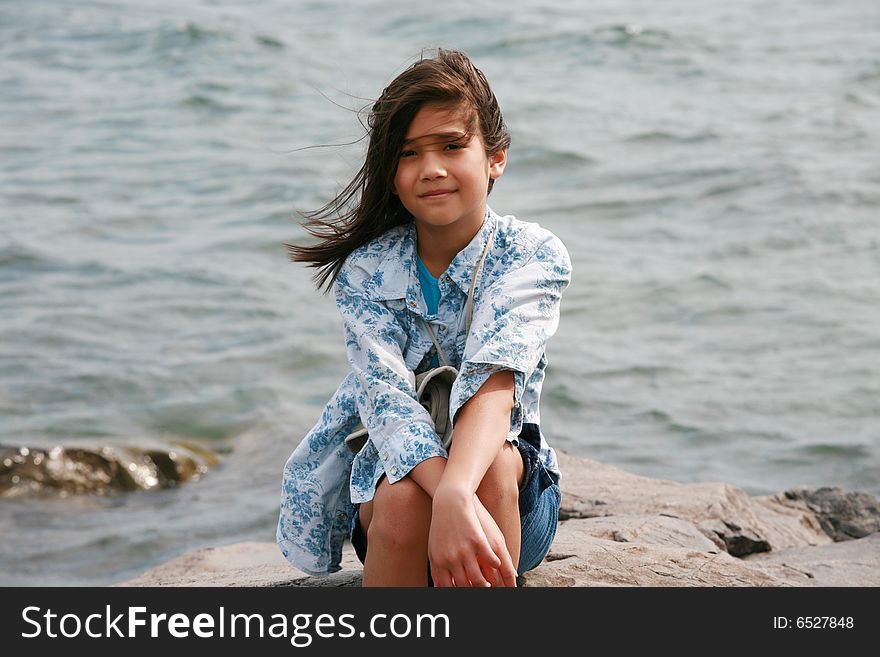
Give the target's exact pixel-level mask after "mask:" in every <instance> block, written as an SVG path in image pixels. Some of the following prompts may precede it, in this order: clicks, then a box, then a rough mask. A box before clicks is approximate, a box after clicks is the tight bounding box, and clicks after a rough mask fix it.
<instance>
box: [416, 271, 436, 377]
mask: <svg viewBox="0 0 880 657" xmlns="http://www.w3.org/2000/svg"><path fill="white" fill-rule="evenodd" d="M416 261H417V265H418V270H419V284H420V285H421V286H422V296H423V297H425V305H426V306H427V307H428V314H429V315H436V314H437V310H438V308H439V307H440V281H438V280H437V279H436V278H434V277H433V276H431V272H429V271H428V268H427V267H425V263H424V262H422V258H421V256H419V255H416ZM439 366H440V358H439V357H438V355H437V354H434V358H433V359H432V360H431V363H430V367H439Z"/></svg>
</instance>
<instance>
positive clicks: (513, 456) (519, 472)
mask: <svg viewBox="0 0 880 657" xmlns="http://www.w3.org/2000/svg"><path fill="white" fill-rule="evenodd" d="M524 471H525V467H524V466H523V462H522V455H521V454H520V452H519V450H518V449H517V448H516V446H515V445H513V443H511V442H509V441H508V442H506V443H505V444H504V446H503V447H502V448H501V450H500V451H499V452H498V456H496V457H495V460H494V461H493V462H492V465H490V466H489V469H488V470H487V471H486V474H485V476H484V477H483V480H482V481H481V482H480V485H479V487H478V488H477V497H478V498H480V502H482V503H483V506H484V507H486V510H487V511H488V512H489V513H490V514H491V516H492V518H494V519H495V523H496V524H497V525H498V529H500V530H501V533H502V534H504V541H505V543H506V544H507V551H508V552H510V558H511V560H512V561H513V566H514V568H516V567H517V565H518V564H519V551H520V545H521V544H522V534H521V533H520V532H521V528H520V524H519V487H520V485H521V483H522V478H523V474H524Z"/></svg>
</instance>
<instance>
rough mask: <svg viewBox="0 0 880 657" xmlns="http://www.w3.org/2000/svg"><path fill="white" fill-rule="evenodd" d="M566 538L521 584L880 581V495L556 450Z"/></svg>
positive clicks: (224, 558) (259, 553) (221, 566)
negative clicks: (706, 475)
mask: <svg viewBox="0 0 880 657" xmlns="http://www.w3.org/2000/svg"><path fill="white" fill-rule="evenodd" d="M557 452H558V454H559V460H560V467H561V468H562V472H563V479H562V492H563V496H562V507H561V509H560V521H559V529H558V532H557V534H556V540H555V541H554V543H553V547H552V549H551V550H550V553H549V554H548V555H547V558H546V559H545V561H544V562H543V563H542V564H541V565H540V566H538V567H537V568H535V569H534V570H532V571H530V572H528V573H526V575H525V576H523V577H522V578H520V580H521V581H520V585H521V586H651V587H654V586H880V500H878V499H877V498H875V497H873V496H872V495H868V494H866V493H861V492H853V491H844V490H842V489H839V488H796V489H792V490H787V491H784V492H781V493H777V494H775V495H768V496H749V495H748V494H746V493H745V492H744V491H743V490H741V489H739V488H736V487H735V486H731V485H729V484H724V483H700V484H681V483H677V482H674V481H666V480H662V479H652V478H649V477H642V476H638V475H634V474H630V473H628V472H625V471H623V470H620V469H618V468H615V467H613V466H610V465H605V464H602V463H598V462H596V461H592V460H589V459H584V458H577V457H573V456H570V455H567V454H565V453H563V452H560V451H559V450H557ZM342 566H343V569H342V570H341V571H340V572H338V573H334V574H333V575H331V576H329V577H322V578H319V577H311V576H309V575H306V574H305V573H302V572H300V571H298V570H296V569H295V568H293V567H292V566H291V565H290V564H289V563H287V561H286V560H285V559H284V557H283V556H282V555H281V552H280V550H279V549H278V546H276V545H275V544H274V543H238V544H235V545H229V546H225V547H218V548H209V549H204V550H198V551H196V552H191V553H189V554H184V555H182V556H180V557H177V558H176V559H173V560H172V561H169V562H167V563H165V564H162V565H160V566H157V567H155V568H152V569H150V570H148V571H146V572H145V573H143V574H141V575H140V576H138V577H136V578H134V579H132V580H129V581H127V582H122V583H120V584H117V586H334V587H336V586H360V584H361V572H362V567H361V564H360V562H359V561H358V559H357V557H356V556H355V554H354V551H353V550H352V549H351V546H350V545H348V544H346V546H345V550H344V553H343V562H342Z"/></svg>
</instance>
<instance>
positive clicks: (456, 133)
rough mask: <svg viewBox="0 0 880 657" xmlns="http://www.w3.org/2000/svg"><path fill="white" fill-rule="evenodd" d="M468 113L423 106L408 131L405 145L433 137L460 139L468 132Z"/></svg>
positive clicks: (456, 109) (457, 109)
mask: <svg viewBox="0 0 880 657" xmlns="http://www.w3.org/2000/svg"><path fill="white" fill-rule="evenodd" d="M467 118H468V117H467V113H466V112H465V111H463V110H462V109H461V108H448V107H436V106H431V105H425V106H423V107H422V108H421V109H420V110H419V111H418V112H417V113H416V115H415V117H413V120H412V122H411V123H410V124H409V128H408V129H407V131H406V137H405V143H407V144H408V143H411V142H414V141H417V140H421V139H424V138H426V137H431V138H432V139H458V138H461V137H463V136H465V135H466V134H467V132H468V125H467V123H468V122H467Z"/></svg>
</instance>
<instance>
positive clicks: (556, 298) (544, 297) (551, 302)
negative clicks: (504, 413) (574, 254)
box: [449, 235, 571, 440]
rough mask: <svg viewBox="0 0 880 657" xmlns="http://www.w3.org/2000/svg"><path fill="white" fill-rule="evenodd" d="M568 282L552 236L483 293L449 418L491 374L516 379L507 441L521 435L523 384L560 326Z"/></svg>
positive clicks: (566, 261)
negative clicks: (504, 373)
mask: <svg viewBox="0 0 880 657" xmlns="http://www.w3.org/2000/svg"><path fill="white" fill-rule="evenodd" d="M570 281H571V259H570V258H569V255H568V251H567V250H566V248H565V245H563V243H562V241H561V240H560V239H559V238H558V237H556V236H555V235H550V236H549V237H548V238H547V239H545V240H544V241H543V242H542V243H541V244H539V246H538V248H537V249H536V251H535V253H534V254H533V255H532V257H531V258H530V259H529V260H528V261H527V262H526V264H525V265H523V266H522V267H520V268H517V269H514V270H511V271H509V272H506V273H505V274H503V275H502V276H500V277H499V278H498V280H496V281H495V282H493V283H492V284H491V285H490V286H489V287H488V288H486V289H485V290H483V292H482V294H481V297H482V298H481V300H480V302H479V303H478V304H475V307H474V315H473V321H472V323H471V331H470V334H469V335H468V338H467V342H466V344H465V351H464V358H463V360H462V364H461V368H460V369H459V376H458V378H457V379H456V381H455V383H454V384H453V386H452V393H451V395H450V400H449V413H450V417H452V418H453V425H454V423H455V418H456V416H457V415H458V411H459V410H461V407H462V406H464V405H465V403H467V401H468V400H469V399H470V398H471V397H473V396H474V394H476V392H477V391H478V390H479V389H480V387H481V386H482V385H483V384H484V383H485V382H486V380H487V379H488V378H489V377H490V376H491V375H492V374H494V373H495V372H500V371H502V370H511V371H513V374H514V408H513V410H512V411H511V415H510V432H509V434H508V439H509V440H513V439H515V438H516V437H517V436H518V435H519V433H520V431H521V430H522V423H523V417H522V416H523V407H522V397H523V392H524V389H525V383H526V381H527V380H528V379H529V377H530V376H531V374H532V373H533V372H534V370H535V368H536V367H537V366H538V362H539V361H540V359H541V356H542V354H543V353H544V349H545V345H546V343H547V340H548V339H549V338H550V337H551V336H552V335H553V334H554V333H555V332H556V329H557V327H558V325H559V306H560V300H561V298H562V291H563V290H564V289H565V288H566V287H568V284H569V282H570Z"/></svg>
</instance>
